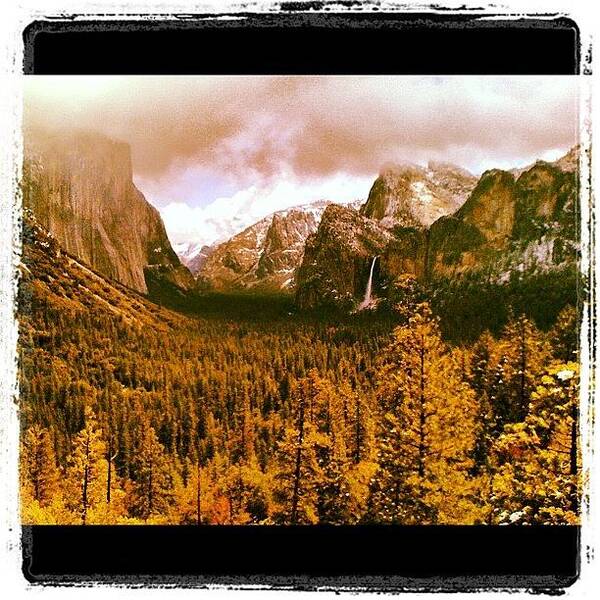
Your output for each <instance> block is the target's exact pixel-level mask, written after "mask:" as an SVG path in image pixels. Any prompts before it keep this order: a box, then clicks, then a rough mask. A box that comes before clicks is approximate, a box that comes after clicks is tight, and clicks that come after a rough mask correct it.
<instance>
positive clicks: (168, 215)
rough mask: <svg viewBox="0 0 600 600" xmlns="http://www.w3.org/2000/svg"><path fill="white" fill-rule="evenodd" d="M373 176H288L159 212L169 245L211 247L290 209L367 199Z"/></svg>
mask: <svg viewBox="0 0 600 600" xmlns="http://www.w3.org/2000/svg"><path fill="white" fill-rule="evenodd" d="M375 175H376V174H373V176H369V177H352V176H348V175H346V174H338V175H335V176H333V177H328V178H324V179H320V180H315V181H312V182H308V183H305V182H303V183H300V182H299V181H298V180H297V179H296V178H295V177H294V176H292V175H291V174H287V175H283V176H282V177H281V178H280V179H278V180H277V181H274V182H271V183H269V184H266V185H264V186H251V187H249V188H246V189H244V190H241V191H239V192H237V193H235V194H234V195H233V196H231V197H227V198H217V199H216V200H215V201H214V202H212V203H210V204H208V205H207V206H206V207H204V208H203V207H191V206H189V205H188V204H185V203H183V202H170V203H169V204H167V205H165V206H164V207H162V208H161V209H160V213H161V216H162V218H163V221H164V223H165V227H166V229H167V234H168V235H169V239H170V240H171V242H172V243H174V244H178V243H182V242H195V243H202V244H213V243H214V242H217V241H222V240H225V239H227V238H229V237H231V236H232V235H235V234H236V233H239V232H240V231H243V230H244V229H245V228H246V227H249V226H250V225H252V224H254V223H256V222H257V221H260V219H263V218H264V217H266V216H267V215H270V214H272V213H274V212H277V211H279V210H284V209H286V208H290V207H292V206H298V205H301V204H309V203H311V202H316V201H318V200H330V201H332V202H337V203H340V204H344V203H348V202H352V201H354V200H358V199H366V197H367V195H368V193H369V189H370V186H371V184H372V183H373V181H374V179H375Z"/></svg>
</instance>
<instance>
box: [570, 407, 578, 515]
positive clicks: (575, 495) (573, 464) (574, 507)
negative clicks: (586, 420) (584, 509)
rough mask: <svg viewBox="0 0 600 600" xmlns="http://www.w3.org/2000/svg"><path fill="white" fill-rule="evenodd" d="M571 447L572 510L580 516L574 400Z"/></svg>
mask: <svg viewBox="0 0 600 600" xmlns="http://www.w3.org/2000/svg"><path fill="white" fill-rule="evenodd" d="M571 402H572V406H571V447H570V452H569V474H570V475H571V476H572V477H573V479H574V481H573V483H572V484H571V510H572V511H573V512H574V513H575V515H576V516H578V512H579V492H578V485H577V483H578V482H577V476H578V467H577V454H578V453H577V437H578V436H577V433H578V432H577V430H578V422H579V415H578V407H577V400H576V398H573V400H571Z"/></svg>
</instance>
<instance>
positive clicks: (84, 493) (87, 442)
mask: <svg viewBox="0 0 600 600" xmlns="http://www.w3.org/2000/svg"><path fill="white" fill-rule="evenodd" d="M89 468H90V436H89V434H88V435H87V436H86V440H85V465H84V467H83V485H82V488H81V523H82V524H83V525H85V523H86V520H87V509H88V478H89Z"/></svg>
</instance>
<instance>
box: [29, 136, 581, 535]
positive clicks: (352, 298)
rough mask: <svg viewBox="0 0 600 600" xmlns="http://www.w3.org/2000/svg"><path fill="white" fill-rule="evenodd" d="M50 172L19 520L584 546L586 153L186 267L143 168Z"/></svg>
mask: <svg viewBox="0 0 600 600" xmlns="http://www.w3.org/2000/svg"><path fill="white" fill-rule="evenodd" d="M32 148H33V149H32V150H30V151H29V153H28V154H26V164H25V168H24V176H23V200H24V207H25V208H24V213H23V254H22V264H21V279H20V287H19V306H18V318H19V365H18V369H19V382H20V400H19V401H20V411H21V427H22V448H21V485H22V518H23V522H25V523H47V524H53V523H54V524H57V523H58V524H85V525H86V524H140V523H144V524H165V523H169V524H194V523H196V524H200V523H209V524H266V525H268V524H306V525H309V524H362V523H394V524H423V525H425V524H507V523H523V524H540V523H544V524H561V523H570V524H573V523H577V522H578V518H579V498H580V494H581V449H580V447H579V445H578V437H577V432H578V428H579V417H578V413H577V408H576V407H577V403H578V393H579V387H578V373H579V340H578V329H579V323H580V320H581V312H580V311H581V310H582V307H581V303H580V294H581V290H582V287H583V286H584V281H583V280H582V277H581V275H580V273H579V266H578V260H579V234H578V227H579V221H578V218H579V196H578V183H577V172H576V165H577V156H576V155H577V152H578V150H577V149H576V148H575V149H573V150H572V151H571V152H569V153H568V154H567V155H566V156H565V157H563V158H561V159H560V160H558V161H556V162H554V163H548V162H543V161H538V162H536V163H535V164H533V165H531V166H530V167H528V168H525V169H523V170H521V171H519V172H508V171H503V170H497V169H492V170H489V171H486V172H484V173H483V174H482V176H481V177H480V178H476V177H474V176H473V175H471V174H469V173H468V172H466V171H464V170H463V169H460V168H458V167H454V166H452V165H448V164H445V163H433V162H432V163H429V164H428V166H427V167H422V166H417V165H407V164H400V165H393V166H390V165H387V166H385V167H384V168H383V169H382V170H381V173H380V175H379V176H378V177H377V179H376V180H375V181H374V183H373V186H372V188H371V191H370V193H369V196H368V198H367V199H366V200H365V201H364V202H355V203H346V204H337V203H335V202H333V201H331V200H319V201H317V202H313V203H308V204H304V205H299V206H298V207H293V208H290V209H286V210H285V211H277V212H275V213H273V214H272V215H269V216H267V217H266V218H264V219H262V220H260V221H258V222H257V223H255V224H254V225H251V226H250V227H248V228H246V229H245V230H243V231H241V232H239V233H237V234H236V235H234V236H233V237H232V238H230V239H229V240H225V241H223V242H222V243H219V244H215V245H213V246H211V247H210V248H208V247H202V245H200V246H199V247H198V244H195V243H194V241H193V240H190V242H189V243H186V244H185V245H181V246H180V247H177V249H178V250H179V251H180V252H181V254H182V256H181V258H179V257H178V256H177V254H176V253H175V251H174V249H173V246H172V245H171V243H170V241H169V238H168V236H167V234H166V231H165V228H164V225H163V223H162V220H161V217H160V214H159V213H158V211H156V209H154V208H153V207H152V206H151V205H150V204H149V203H148V202H147V201H146V200H145V198H144V196H143V194H142V192H141V191H139V190H138V189H137V188H136V187H135V186H134V185H133V182H132V179H131V177H132V175H131V166H130V156H129V155H128V149H127V148H126V147H124V145H121V144H116V143H115V142H113V141H111V140H108V139H106V138H100V139H95V138H93V137H90V134H86V135H84V136H83V137H79V136H77V135H76V136H75V137H67V138H66V139H54V140H51V141H50V142H48V141H46V142H45V143H44V144H41V145H40V144H33V146H32ZM194 244H195V245H194ZM184 256H189V260H187V259H186V258H184ZM198 259H201V260H199V261H198ZM183 261H185V262H187V266H186V265H185V264H183ZM194 261H196V263H194ZM194 264H195V266H194Z"/></svg>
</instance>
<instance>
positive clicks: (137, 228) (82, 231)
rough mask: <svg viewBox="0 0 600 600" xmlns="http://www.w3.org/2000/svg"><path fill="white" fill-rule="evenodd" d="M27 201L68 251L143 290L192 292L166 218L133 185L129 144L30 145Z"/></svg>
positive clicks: (44, 140) (71, 137)
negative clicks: (156, 287)
mask: <svg viewBox="0 0 600 600" xmlns="http://www.w3.org/2000/svg"><path fill="white" fill-rule="evenodd" d="M23 201H24V205H25V207H27V208H30V209H31V210H32V211H33V214H34V215H35V217H36V219H37V221H38V222H39V223H40V225H41V226H42V227H44V228H45V229H46V230H47V231H48V232H49V233H50V234H51V235H52V236H53V237H54V238H55V239H56V240H57V241H58V243H59V244H60V245H61V247H62V248H63V249H64V250H65V251H66V252H68V253H69V254H71V255H72V256H74V257H76V258H77V259H79V260H82V261H84V262H85V263H87V264H88V265H90V266H91V267H93V268H94V269H95V270H96V271H98V272H99V273H101V274H103V275H105V276H107V277H110V278H112V279H114V280H116V281H118V282H120V283H122V284H124V285H126V286H128V287H130V288H132V289H134V290H136V291H139V292H142V293H147V292H148V289H149V287H151V286H153V284H154V283H156V281H160V282H162V283H164V284H167V285H169V286H173V287H174V288H176V289H178V290H190V289H192V288H193V285H194V280H193V277H192V276H191V274H190V272H189V271H188V270H187V269H186V268H185V267H184V266H183V265H182V264H181V263H180V261H179V259H178V257H177V255H176V254H175V252H174V251H173V249H172V247H171V244H170V242H169V239H168V237H167V234H166V231H165V228H164V225H163V222H162V219H161V218H160V215H159V213H158V211H157V210H156V209H155V208H154V207H152V206H151V205H150V204H149V203H148V202H147V201H146V199H145V198H144V196H143V194H142V193H141V192H140V191H139V190H138V189H137V188H136V187H135V185H134V184H133V181H132V169H131V153H130V149H129V146H128V145H127V144H124V143H121V142H116V141H114V140H111V139H109V138H106V137H104V136H100V135H98V134H92V133H79V132H77V133H67V134H61V135H54V136H45V135H41V134H37V135H28V136H26V139H25V161H24V169H23Z"/></svg>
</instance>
